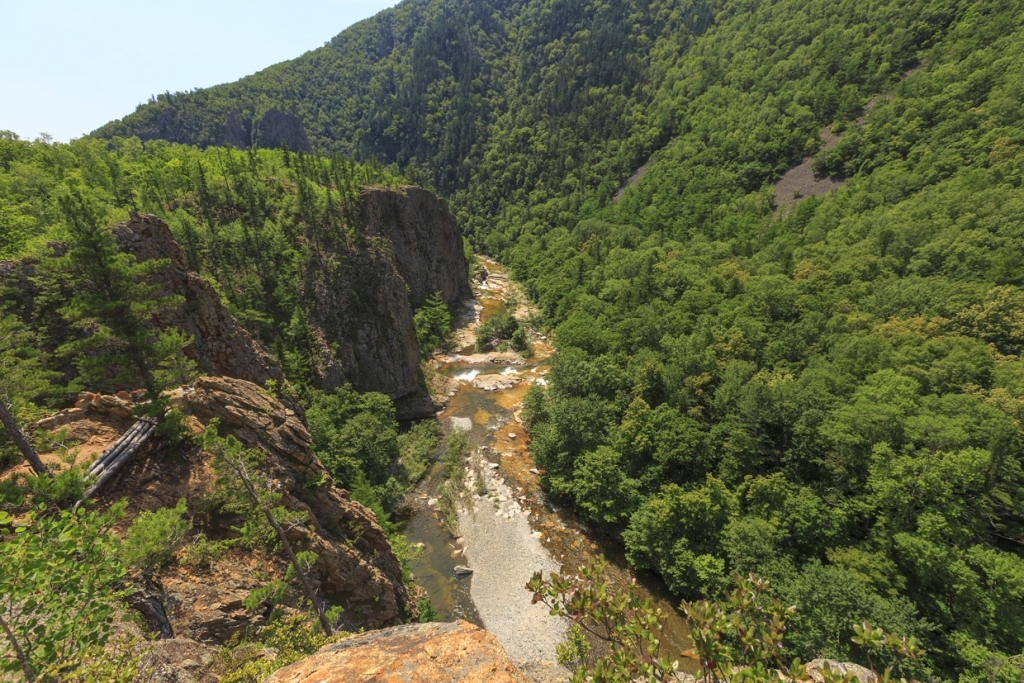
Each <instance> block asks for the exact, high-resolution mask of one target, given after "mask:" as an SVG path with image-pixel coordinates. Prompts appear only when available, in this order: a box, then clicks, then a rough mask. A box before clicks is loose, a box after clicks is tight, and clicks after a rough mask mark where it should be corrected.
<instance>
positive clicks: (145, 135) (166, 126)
mask: <svg viewBox="0 0 1024 683" xmlns="http://www.w3.org/2000/svg"><path fill="white" fill-rule="evenodd" d="M252 117H253V114H252V112H250V113H248V114H245V113H242V114H240V113H239V112H238V111H236V110H234V109H232V110H230V111H229V112H228V113H227V116H225V117H224V118H223V119H221V120H222V121H223V124H220V125H218V124H217V123H215V122H216V120H217V119H216V118H214V119H212V120H211V123H212V124H213V125H211V126H210V127H209V128H208V129H207V130H205V131H201V132H200V131H197V130H195V129H194V127H193V122H190V121H188V115H187V114H185V115H182V114H181V113H180V111H179V109H178V107H177V106H176V104H175V103H174V98H173V97H172V99H170V100H166V99H164V98H162V97H161V100H160V102H159V103H156V108H155V109H153V110H151V111H150V112H148V113H147V116H146V117H145V120H144V121H140V122H139V125H138V126H137V127H136V128H135V129H134V130H132V131H131V132H129V131H128V130H127V128H126V127H125V126H124V124H123V122H115V123H113V124H110V125H108V126H105V127H104V128H107V129H108V132H109V133H111V134H113V135H125V136H131V135H136V136H138V138H139V139H140V140H167V141H168V142H180V143H183V144H189V145H198V146H200V147H203V148H205V147H210V146H218V145H225V144H228V145H231V146H233V147H237V148H238V149H249V148H250V147H265V148H278V147H282V146H284V147H287V148H288V149H290V150H292V151H295V152H297V151H299V150H301V151H303V152H311V151H313V147H312V145H310V143H309V137H308V136H307V135H306V127H305V126H304V125H303V123H302V119H301V118H299V117H298V116H296V115H295V114H292V113H289V112H284V111H281V110H280V109H277V108H275V107H271V108H269V109H267V110H266V111H265V112H263V115H262V116H261V117H260V118H259V121H258V122H256V125H253V118H252Z"/></svg>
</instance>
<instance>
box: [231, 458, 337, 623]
mask: <svg viewBox="0 0 1024 683" xmlns="http://www.w3.org/2000/svg"><path fill="white" fill-rule="evenodd" d="M228 464H229V466H230V467H231V468H232V469H233V470H234V471H235V474H237V475H238V478H239V479H241V480H242V484H243V485H244V486H245V490H246V492H247V493H248V494H249V498H250V499H251V500H252V502H253V504H255V505H256V507H258V508H259V509H260V511H261V512H263V515H264V516H265V517H266V518H267V522H268V523H269V524H270V526H271V527H273V529H274V531H275V532H276V533H277V538H278V540H280V541H281V545H282V546H283V547H284V553H285V555H287V556H288V561H289V562H291V565H292V567H293V568H294V569H295V574H296V576H298V578H299V583H300V584H302V592H304V593H305V594H306V598H307V599H308V600H309V602H310V603H311V604H312V606H313V609H315V610H316V616H317V619H318V620H319V621H320V628H322V629H323V630H324V635H326V636H330V635H333V633H334V630H333V629H332V628H331V622H329V621H328V620H327V615H326V614H324V606H323V603H321V602H320V599H319V598H318V597H317V595H316V591H314V590H313V586H312V584H310V582H309V577H308V576H306V572H305V571H304V570H303V569H302V565H301V564H300V563H299V559H298V558H297V557H296V556H295V551H294V550H292V544H291V543H290V542H289V541H288V536H287V535H286V534H285V532H284V529H283V528H281V525H280V524H279V523H278V521H277V520H276V519H274V513H273V512H272V511H271V510H270V508H269V507H267V505H266V504H265V503H264V502H263V501H262V500H261V499H260V496H259V494H258V493H257V492H256V487H255V485H254V484H253V483H252V479H251V478H250V477H249V471H248V469H247V468H246V467H245V465H244V464H243V463H239V462H235V463H231V462H230V461H229V462H228Z"/></svg>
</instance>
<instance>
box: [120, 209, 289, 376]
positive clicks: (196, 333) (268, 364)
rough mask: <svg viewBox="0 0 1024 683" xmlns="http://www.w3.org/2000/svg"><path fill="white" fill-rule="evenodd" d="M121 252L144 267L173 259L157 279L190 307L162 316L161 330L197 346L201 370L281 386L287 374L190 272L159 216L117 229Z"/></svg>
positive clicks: (193, 349) (194, 352)
mask: <svg viewBox="0 0 1024 683" xmlns="http://www.w3.org/2000/svg"><path fill="white" fill-rule="evenodd" d="M113 232H114V236H115V237H116V238H117V242H118V246H119V247H120V248H121V249H122V250H124V251H127V252H128V253H130V254H132V255H133V256H135V258H136V259H138V260H139V261H148V260H150V259H169V261H170V262H169V263H168V265H167V267H165V268H164V269H163V270H161V271H160V272H159V273H157V274H156V275H155V276H154V277H155V280H156V283H157V284H159V285H160V286H161V288H162V290H163V293H164V294H178V295H180V296H183V297H184V298H185V303H183V304H182V305H181V306H179V307H178V308H177V309H176V310H173V311H169V312H167V313H164V314H162V315H161V316H160V317H159V318H158V319H157V324H158V325H160V327H162V328H167V327H177V328H178V329H180V330H182V331H183V332H185V333H186V334H189V335H192V336H193V337H194V338H195V340H194V341H193V343H192V344H191V345H189V346H188V347H187V348H186V349H185V352H186V353H187V354H188V355H189V356H190V357H192V359H193V360H195V361H196V364H198V365H199V369H200V370H201V371H202V372H204V373H207V374H211V375H227V376H229V377H237V378H239V379H245V380H249V381H250V382H256V383H258V384H263V383H264V382H266V381H267V380H268V379H274V380H280V379H281V378H282V374H281V368H280V367H279V366H278V365H277V362H276V361H275V360H274V359H273V358H272V357H271V356H270V354H269V353H267V350H266V349H265V348H264V347H263V345H262V344H260V343H259V342H258V341H256V340H254V339H253V338H252V337H251V336H250V335H249V333H248V332H247V331H246V330H245V329H244V328H243V327H242V326H241V325H239V324H238V321H237V320H235V317H234V316H233V315H231V313H230V312H229V311H228V309H227V308H225V307H224V305H223V304H222V303H221V300H220V295H218V294H217V292H216V291H215V290H214V289H213V286H212V285H210V283H209V282H207V281H206V279H205V278H203V277H202V276H200V275H199V274H197V273H195V272H193V271H191V270H189V267H188V261H187V260H186V258H185V251H184V250H183V249H182V248H181V245H179V244H178V243H177V242H175V241H174V236H173V235H172V234H171V230H170V228H168V227H167V224H166V223H164V222H163V221H162V220H160V219H159V218H157V217H156V216H150V215H137V216H134V217H133V218H132V219H131V220H129V221H125V222H123V223H119V224H118V225H116V226H114V228H113Z"/></svg>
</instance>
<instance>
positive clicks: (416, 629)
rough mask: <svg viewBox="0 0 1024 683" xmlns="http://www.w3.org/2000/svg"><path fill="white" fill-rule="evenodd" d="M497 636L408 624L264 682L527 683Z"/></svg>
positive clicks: (355, 640) (326, 652) (328, 651)
mask: <svg viewBox="0 0 1024 683" xmlns="http://www.w3.org/2000/svg"><path fill="white" fill-rule="evenodd" d="M527 680H528V679H527V678H526V677H525V676H524V675H523V674H522V672H520V671H519V670H518V669H516V668H515V667H514V666H513V665H512V663H511V662H510V661H509V660H508V658H507V657H506V656H505V650H504V649H503V648H502V647H501V644H500V643H498V640H497V638H495V637H494V636H493V635H491V634H490V633H488V632H487V631H484V630H483V629H480V628H477V627H476V626H473V625H472V624H468V623H466V622H465V621H457V622H455V623H449V624H409V625H407V626H396V627H394V628H389V629H385V630H382V631H375V632H373V633H364V634H362V635H358V636H353V637H351V638H347V639H346V640H343V641H341V642H338V643H334V644H332V645H328V646H326V647H324V648H322V649H321V650H320V651H319V652H318V653H316V654H315V655H313V656H311V657H307V658H306V659H303V660H300V661H298V662H296V663H294V664H292V665H291V666H288V667H285V668H283V669H281V670H280V671H277V672H276V673H274V674H273V675H271V676H270V678H268V679H267V682H266V683H314V681H315V682H316V683H348V682H350V681H375V682H378V683H392V682H394V683H399V682H401V683H527Z"/></svg>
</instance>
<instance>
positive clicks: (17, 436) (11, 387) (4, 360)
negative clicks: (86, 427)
mask: <svg viewBox="0 0 1024 683" xmlns="http://www.w3.org/2000/svg"><path fill="white" fill-rule="evenodd" d="M36 346H37V344H36V340H35V338H34V335H33V334H32V333H31V332H30V331H29V330H28V329H27V328H26V327H25V325H24V324H22V322H21V321H20V320H19V319H18V318H17V316H14V315H9V316H6V317H3V318H0V422H2V423H3V426H4V428H5V429H6V430H7V433H8V435H9V436H10V438H11V441H13V442H14V445H15V446H17V447H18V450H20V451H21V453H22V455H24V456H25V459H26V460H27V461H28V463H29V465H31V466H32V469H33V470H34V471H35V473H36V474H38V475H49V473H50V472H49V470H48V469H47V468H46V466H45V465H44V464H43V461H42V460H40V459H39V455H38V454H37V453H36V450H35V448H33V447H32V443H31V441H29V439H28V437H26V436H25V434H24V433H23V432H22V431H21V428H20V427H19V426H18V420H17V417H16V415H17V414H18V413H19V412H20V411H19V407H23V406H26V405H27V404H28V403H29V402H30V401H31V400H33V399H36V398H39V397H41V396H45V395H47V394H50V393H53V391H54V389H55V387H54V385H53V384H52V382H51V380H52V379H53V377H54V376H55V374H56V373H53V372H49V371H47V370H46V369H44V367H43V366H42V362H41V361H42V359H41V357H40V356H41V354H40V353H39V352H38V351H36V350H35V347H36Z"/></svg>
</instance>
